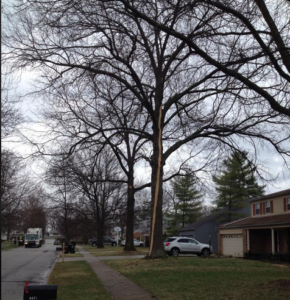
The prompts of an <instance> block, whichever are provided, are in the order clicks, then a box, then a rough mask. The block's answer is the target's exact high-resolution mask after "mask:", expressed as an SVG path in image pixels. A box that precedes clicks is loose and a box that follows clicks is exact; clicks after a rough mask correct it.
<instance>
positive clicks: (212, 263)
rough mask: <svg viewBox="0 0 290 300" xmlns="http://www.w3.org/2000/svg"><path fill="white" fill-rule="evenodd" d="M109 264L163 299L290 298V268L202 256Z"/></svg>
mask: <svg viewBox="0 0 290 300" xmlns="http://www.w3.org/2000/svg"><path fill="white" fill-rule="evenodd" d="M105 262H106V264H108V265H109V266H111V267H113V268H115V269H116V270H117V271H119V272H120V273H122V274H123V275H125V276H126V277H128V278H130V279H131V280H132V281H134V282H135V283H137V284H138V285H140V286H142V287H143V288H144V289H146V290H147V291H149V292H150V293H151V294H152V295H154V296H155V297H157V299H159V300H161V299H164V300H165V299H166V300H179V299H180V300H181V299H182V300H186V299H188V300H192V299H194V300H198V299H199V300H201V299H204V300H210V299H213V300H251V299H253V300H276V299H277V300H278V299H279V300H286V299H287V300H288V299H290V267H289V266H283V265H282V266H281V265H274V264H271V263H266V262H257V261H248V260H243V259H232V258H225V259H218V258H216V259H214V258H209V259H203V258H198V257H195V258H186V257H179V258H173V257H169V258H167V259H156V260H146V259H139V260H130V261H129V260H118V261H115V260H114V261H105Z"/></svg>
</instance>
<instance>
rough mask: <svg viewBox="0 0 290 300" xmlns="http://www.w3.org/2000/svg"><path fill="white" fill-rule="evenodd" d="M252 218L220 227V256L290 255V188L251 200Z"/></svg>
mask: <svg viewBox="0 0 290 300" xmlns="http://www.w3.org/2000/svg"><path fill="white" fill-rule="evenodd" d="M250 205H251V216H250V217H247V218H244V219H241V220H238V221H233V222H230V223H227V224H223V225H220V226H219V228H218V253H219V254H221V255H227V256H228V255H232V256H234V257H241V256H243V255H244V253H247V252H251V253H259V254H269V253H289V252H290V189H287V190H284V191H281V192H278V193H274V194H269V195H266V196H262V197H258V198H255V199H251V200H250Z"/></svg>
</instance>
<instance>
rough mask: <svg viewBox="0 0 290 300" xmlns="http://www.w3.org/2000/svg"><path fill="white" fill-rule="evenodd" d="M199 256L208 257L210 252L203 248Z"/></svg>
mask: <svg viewBox="0 0 290 300" xmlns="http://www.w3.org/2000/svg"><path fill="white" fill-rule="evenodd" d="M201 254H202V256H203V257H208V256H210V251H209V249H208V248H205V249H203V250H202V252H201Z"/></svg>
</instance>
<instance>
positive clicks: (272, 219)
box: [219, 213, 290, 229]
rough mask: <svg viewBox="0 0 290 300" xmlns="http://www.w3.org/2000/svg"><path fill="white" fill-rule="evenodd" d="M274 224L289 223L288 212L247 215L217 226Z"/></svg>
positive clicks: (289, 216) (233, 226)
mask: <svg viewBox="0 0 290 300" xmlns="http://www.w3.org/2000/svg"><path fill="white" fill-rule="evenodd" d="M274 225H290V214H288V213H287V214H283V215H275V216H266V217H255V218H253V217H249V218H245V219H242V220H239V221H234V222H231V223H227V224H223V225H220V226H219V228H220V229H221V228H246V227H253V226H254V227H265V226H274Z"/></svg>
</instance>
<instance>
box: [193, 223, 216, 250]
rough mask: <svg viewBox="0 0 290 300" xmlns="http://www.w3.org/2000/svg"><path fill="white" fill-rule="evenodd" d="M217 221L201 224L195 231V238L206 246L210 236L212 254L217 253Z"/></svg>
mask: <svg viewBox="0 0 290 300" xmlns="http://www.w3.org/2000/svg"><path fill="white" fill-rule="evenodd" d="M218 225H219V224H218V223H217V220H215V219H214V220H211V221H209V222H208V223H205V224H202V225H201V226H199V227H197V228H196V230H195V238H196V240H198V241H199V242H201V243H204V244H208V243H209V236H211V245H212V248H213V252H214V253H217V251H218V237H217V227H218Z"/></svg>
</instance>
